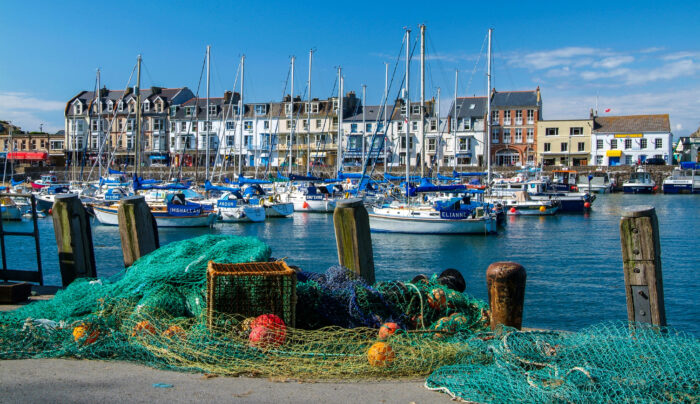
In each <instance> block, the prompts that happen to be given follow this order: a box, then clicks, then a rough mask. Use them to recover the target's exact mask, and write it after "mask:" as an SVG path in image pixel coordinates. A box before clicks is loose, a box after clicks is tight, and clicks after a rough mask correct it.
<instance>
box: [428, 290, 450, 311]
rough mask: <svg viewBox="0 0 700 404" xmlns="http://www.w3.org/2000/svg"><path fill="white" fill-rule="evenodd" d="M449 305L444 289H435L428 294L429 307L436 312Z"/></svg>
mask: <svg viewBox="0 0 700 404" xmlns="http://www.w3.org/2000/svg"><path fill="white" fill-rule="evenodd" d="M446 303H447V296H446V295H445V291H444V290H442V289H433V290H431V291H430V294H428V306H430V308H432V309H434V310H441V309H443V308H444V307H445V304H446Z"/></svg>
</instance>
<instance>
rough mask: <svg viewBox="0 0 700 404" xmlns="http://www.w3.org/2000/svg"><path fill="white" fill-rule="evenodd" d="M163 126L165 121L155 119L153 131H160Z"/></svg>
mask: <svg viewBox="0 0 700 404" xmlns="http://www.w3.org/2000/svg"><path fill="white" fill-rule="evenodd" d="M162 126H163V121H162V120H160V119H154V120H153V130H154V131H155V130H160V129H161V127H162Z"/></svg>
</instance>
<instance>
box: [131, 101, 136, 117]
mask: <svg viewBox="0 0 700 404" xmlns="http://www.w3.org/2000/svg"><path fill="white" fill-rule="evenodd" d="M135 112H136V101H133V100H132V101H131V102H130V103H129V113H131V114H133V113H135Z"/></svg>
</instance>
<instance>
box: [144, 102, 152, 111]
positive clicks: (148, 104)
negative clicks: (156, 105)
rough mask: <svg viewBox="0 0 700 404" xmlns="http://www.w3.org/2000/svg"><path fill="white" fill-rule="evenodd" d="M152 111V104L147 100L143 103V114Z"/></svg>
mask: <svg viewBox="0 0 700 404" xmlns="http://www.w3.org/2000/svg"><path fill="white" fill-rule="evenodd" d="M150 110H151V103H150V102H149V101H148V100H146V101H144V102H143V112H148V111H150Z"/></svg>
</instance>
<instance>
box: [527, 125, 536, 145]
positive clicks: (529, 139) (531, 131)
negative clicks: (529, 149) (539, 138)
mask: <svg viewBox="0 0 700 404" xmlns="http://www.w3.org/2000/svg"><path fill="white" fill-rule="evenodd" d="M527 142H528V143H535V130H534V129H533V128H528V129H527Z"/></svg>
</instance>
